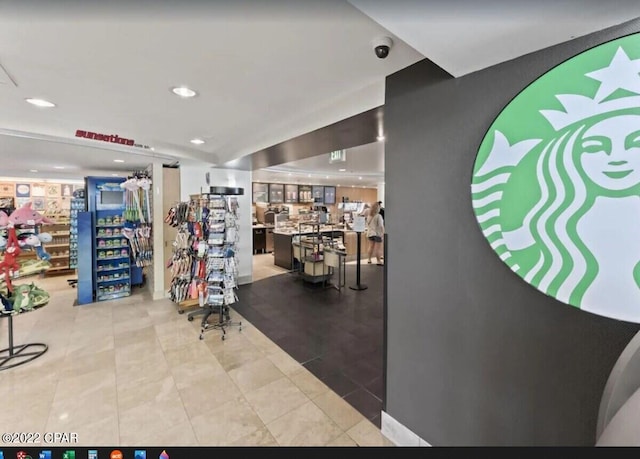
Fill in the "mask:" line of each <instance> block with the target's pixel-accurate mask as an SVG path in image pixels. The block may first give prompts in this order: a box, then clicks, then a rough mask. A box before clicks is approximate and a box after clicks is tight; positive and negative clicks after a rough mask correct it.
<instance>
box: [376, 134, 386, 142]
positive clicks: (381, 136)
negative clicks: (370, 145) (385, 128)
mask: <svg viewBox="0 0 640 459" xmlns="http://www.w3.org/2000/svg"><path fill="white" fill-rule="evenodd" d="M376 140H377V141H378V142H382V141H383V140H384V136H383V135H379V136H378V137H376Z"/></svg>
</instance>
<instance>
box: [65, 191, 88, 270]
mask: <svg viewBox="0 0 640 459" xmlns="http://www.w3.org/2000/svg"><path fill="white" fill-rule="evenodd" d="M84 209H85V200H84V191H83V192H82V193H77V196H74V197H73V198H72V199H71V213H70V219H69V268H70V269H76V268H77V267H78V212H82V211H84Z"/></svg>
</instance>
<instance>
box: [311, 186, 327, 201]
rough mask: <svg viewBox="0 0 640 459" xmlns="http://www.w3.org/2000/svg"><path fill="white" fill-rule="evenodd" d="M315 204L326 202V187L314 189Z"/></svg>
mask: <svg viewBox="0 0 640 459" xmlns="http://www.w3.org/2000/svg"><path fill="white" fill-rule="evenodd" d="M312 191H313V200H314V202H324V187H323V186H316V185H314V186H313V187H312Z"/></svg>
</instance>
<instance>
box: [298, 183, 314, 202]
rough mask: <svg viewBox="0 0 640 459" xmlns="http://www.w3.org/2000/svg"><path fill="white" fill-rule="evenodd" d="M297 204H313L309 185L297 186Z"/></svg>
mask: <svg viewBox="0 0 640 459" xmlns="http://www.w3.org/2000/svg"><path fill="white" fill-rule="evenodd" d="M298 202H313V193H312V188H311V185H298Z"/></svg>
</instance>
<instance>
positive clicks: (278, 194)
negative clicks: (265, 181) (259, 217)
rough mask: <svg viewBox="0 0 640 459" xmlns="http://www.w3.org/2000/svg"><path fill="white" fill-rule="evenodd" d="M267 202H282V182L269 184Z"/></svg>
mask: <svg viewBox="0 0 640 459" xmlns="http://www.w3.org/2000/svg"><path fill="white" fill-rule="evenodd" d="M269 202H270V203H271V204H281V203H283V202H284V185H283V184H282V183H270V184H269Z"/></svg>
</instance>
